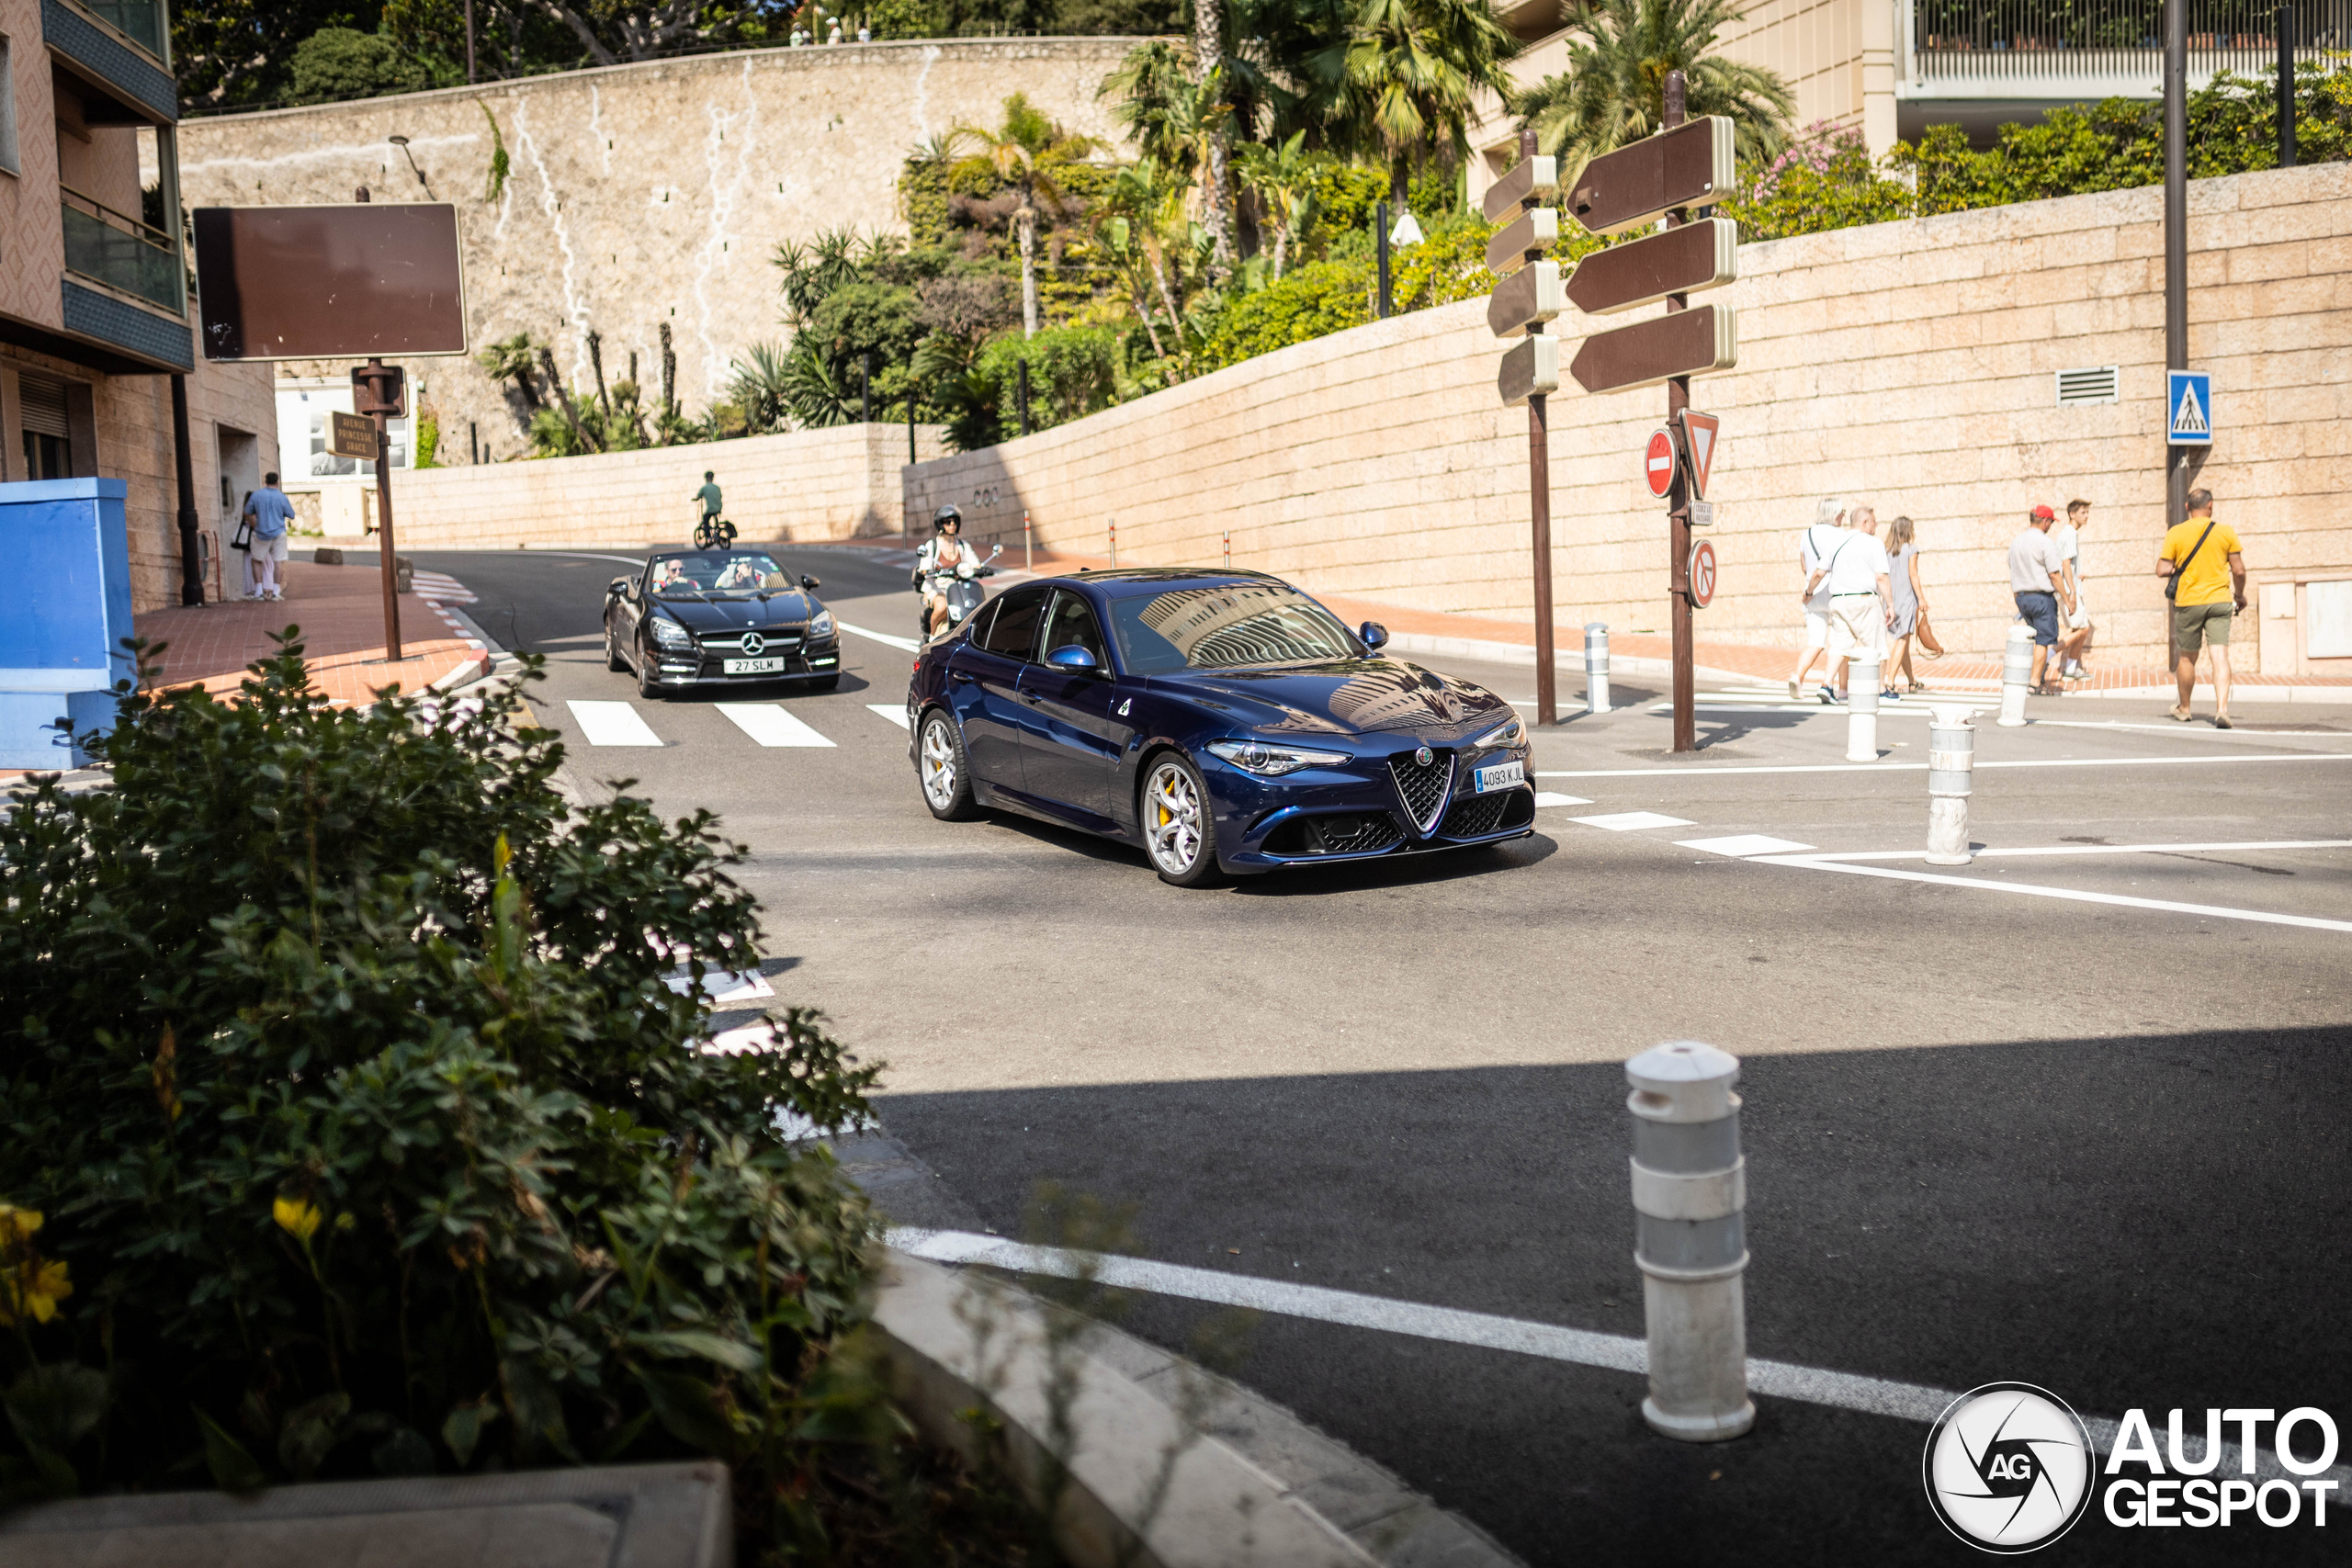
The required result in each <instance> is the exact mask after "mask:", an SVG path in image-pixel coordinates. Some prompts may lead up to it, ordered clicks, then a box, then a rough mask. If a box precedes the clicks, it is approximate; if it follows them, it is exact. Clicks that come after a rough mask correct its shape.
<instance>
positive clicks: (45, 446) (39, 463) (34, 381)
mask: <svg viewBox="0 0 2352 1568" xmlns="http://www.w3.org/2000/svg"><path fill="white" fill-rule="evenodd" d="M17 408H18V410H19V411H20V412H21V413H22V416H23V419H24V426H25V478H27V479H71V478H73V476H74V436H73V429H74V427H73V424H72V423H71V422H69V421H68V420H67V418H66V414H65V383H64V382H62V381H60V380H57V379H55V378H52V377H49V376H39V375H35V374H34V373H33V372H32V371H30V370H20V371H18V372H17Z"/></svg>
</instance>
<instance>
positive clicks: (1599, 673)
mask: <svg viewBox="0 0 2352 1568" xmlns="http://www.w3.org/2000/svg"><path fill="white" fill-rule="evenodd" d="M1584 705H1585V707H1586V708H1587V709H1588V710H1589V711H1590V712H1593V713H1607V712H1608V711H1609V628H1608V626H1604V625H1603V624H1602V623H1600V622H1599V621H1587V622H1586V623H1585V624H1584Z"/></svg>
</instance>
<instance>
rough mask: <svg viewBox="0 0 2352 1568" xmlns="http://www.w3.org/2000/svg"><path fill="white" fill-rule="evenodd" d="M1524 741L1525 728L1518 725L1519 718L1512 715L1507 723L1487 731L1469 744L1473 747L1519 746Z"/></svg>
mask: <svg viewBox="0 0 2352 1568" xmlns="http://www.w3.org/2000/svg"><path fill="white" fill-rule="evenodd" d="M1526 740H1527V726H1525V725H1523V724H1521V723H1520V722H1519V716H1518V715H1517V714H1513V715H1511V716H1510V722H1509V723H1507V724H1503V725H1501V726H1498V728H1493V729H1489V730H1488V731H1487V733H1486V734H1484V735H1481V736H1480V737H1478V739H1476V740H1473V741H1472V742H1470V744H1471V745H1473V746H1520V745H1524V744H1525V743H1526Z"/></svg>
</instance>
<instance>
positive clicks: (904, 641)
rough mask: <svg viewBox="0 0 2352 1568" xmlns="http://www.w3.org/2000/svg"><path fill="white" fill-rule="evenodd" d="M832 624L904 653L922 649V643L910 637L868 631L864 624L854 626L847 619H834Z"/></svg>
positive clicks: (854, 634)
mask: <svg viewBox="0 0 2352 1568" xmlns="http://www.w3.org/2000/svg"><path fill="white" fill-rule="evenodd" d="M833 625H835V626H839V627H841V629H842V630H843V631H845V632H848V633H849V634H851V635H852V636H853V637H866V638H868V639H870V640H872V641H875V642H878V643H883V644H886V645H887V646H888V647H891V648H895V649H899V650H900V651H901V652H904V653H920V652H922V644H921V643H919V642H917V641H916V640H915V639H914V638H912V637H892V636H891V635H890V634H889V633H888V632H870V631H867V630H866V629H865V627H864V626H851V625H850V624H849V623H848V622H847V621H844V620H840V619H836V620H835V621H834V622H833Z"/></svg>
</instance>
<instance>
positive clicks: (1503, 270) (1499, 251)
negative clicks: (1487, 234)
mask: <svg viewBox="0 0 2352 1568" xmlns="http://www.w3.org/2000/svg"><path fill="white" fill-rule="evenodd" d="M1558 243H1560V214H1559V212H1558V211H1557V209H1554V208H1549V207H1539V208H1536V209H1533V210H1532V211H1530V212H1522V213H1521V214H1520V215H1519V221H1518V222H1516V223H1513V224H1511V225H1510V227H1509V228H1507V229H1505V230H1503V231H1502V232H1500V233H1498V234H1497V235H1496V236H1495V237H1494V238H1493V239H1491V240H1489V241H1487V271H1488V272H1491V273H1493V274H1494V275H1495V276H1497V277H1507V276H1510V274H1512V273H1514V272H1517V271H1518V270H1519V269H1520V268H1521V267H1522V266H1525V265H1527V256H1528V253H1529V252H1531V251H1548V250H1550V249H1551V248H1552V247H1553V246H1554V245H1556V244H1558Z"/></svg>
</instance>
